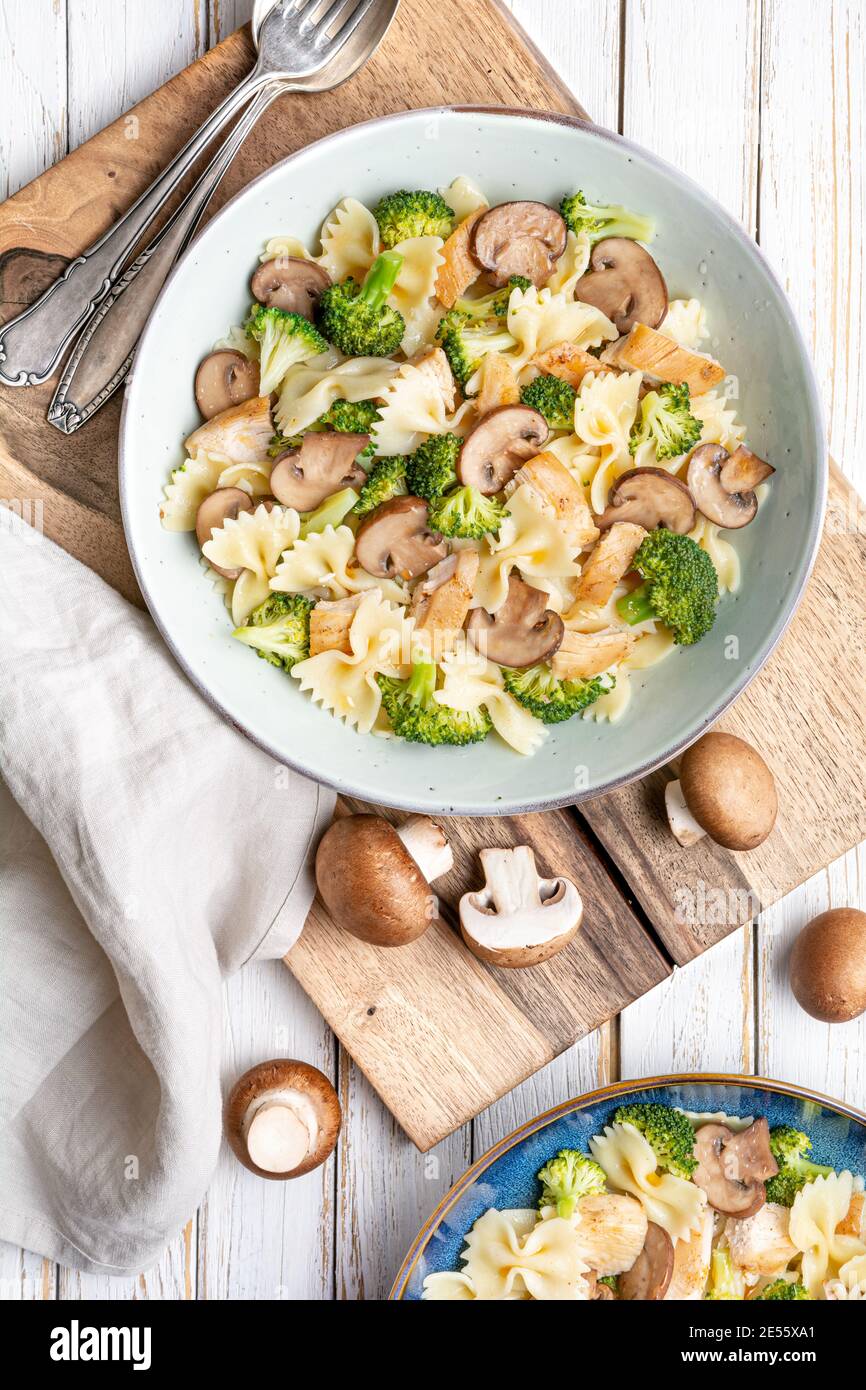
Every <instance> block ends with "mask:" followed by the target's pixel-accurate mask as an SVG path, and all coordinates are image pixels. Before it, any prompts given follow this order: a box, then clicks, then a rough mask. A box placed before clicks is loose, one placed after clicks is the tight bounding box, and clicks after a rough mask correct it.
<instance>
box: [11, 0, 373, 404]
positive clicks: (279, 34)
mask: <svg viewBox="0 0 866 1390" xmlns="http://www.w3.org/2000/svg"><path fill="white" fill-rule="evenodd" d="M324 3H325V0H276V3H275V4H274V6H273V8H272V9H271V10H270V11H269V13H268V14H267V15H266V17H265V19H264V20H263V21H262V24H261V26H260V29H259V34H258V44H259V52H258V59H257V61H256V64H255V67H254V68H253V69H252V71H251V72H250V73H249V74H248V75H247V76H246V77H245V78H243V79H242V81H241V82H240V83H239V84H238V85H237V87H235V88H234V90H233V91H232V92H230V93H229V95H228V96H227V97H226V98H225V99H224V100H223V101H222V102H221V103H220V105H219V106H218V107H217V109H216V110H215V111H214V112H213V114H212V115H211V116H209V117H208V119H207V120H206V121H205V122H204V124H203V125H202V126H200V127H199V129H198V130H197V131H196V133H195V134H194V135H193V136H192V137H191V139H190V140H188V141H187V143H186V144H185V145H184V147H183V149H182V150H181V151H180V152H179V153H178V154H177V155H176V156H175V158H174V159H173V160H172V161H171V163H170V164H169V165H168V167H167V169H166V170H165V171H164V172H163V173H162V174H161V175H160V176H159V177H158V178H157V179H156V180H155V181H154V182H153V183H152V184H151V185H150V187H149V188H148V189H146V190H145V191H144V193H142V194H141V196H140V197H139V198H138V199H137V200H136V201H135V202H134V203H133V205H132V207H131V208H130V209H129V211H128V212H126V213H125V214H124V216H123V217H122V218H120V220H119V221H118V222H116V223H115V224H114V226H113V227H111V228H110V229H109V230H108V231H107V232H106V233H105V234H104V236H102V237H100V239H99V240H98V241H97V242H95V243H94V244H93V246H91V247H89V248H88V250H87V251H85V252H84V253H83V254H82V255H81V256H77V257H76V259H75V260H74V261H72V262H71V264H70V265H68V266H67V268H66V270H65V271H64V273H63V275H62V276H61V277H60V278H59V279H58V280H55V282H54V283H53V284H52V285H49V287H48V289H47V290H46V291H45V292H44V294H42V295H40V297H39V298H38V299H37V300H36V301H35V302H34V303H33V304H31V305H29V306H28V308H26V309H25V310H24V311H23V312H22V313H21V314H18V315H17V316H16V317H15V318H14V319H10V320H9V322H8V323H7V324H6V325H5V326H4V327H3V328H2V329H0V383H2V384H3V385H5V386H36V385H38V384H39V383H41V382H43V381H47V380H48V378H49V377H50V376H51V375H52V374H53V373H54V372H55V371H56V369H57V366H58V363H59V362H60V361H61V359H62V357H63V355H64V353H65V352H66V349H67V348H68V347H69V344H70V343H71V342H72V340H73V338H74V337H75V334H76V333H77V332H78V331H79V330H80V329H81V327H82V325H83V324H84V323H85V322H86V321H87V319H88V318H89V317H90V315H91V314H93V312H94V310H95V309H96V308H97V307H98V306H99V305H100V304H101V303H102V301H103V300H104V299H105V297H106V295H107V294H108V293H109V291H110V290H111V289H112V287H113V286H114V285H115V284H116V283H117V281H118V280H119V279H120V277H121V275H122V274H123V270H124V267H125V266H126V265H127V264H128V263H129V261H130V259H131V258H132V256H133V253H134V251H135V248H136V247H137V246H138V245H139V243H140V242H141V240H142V238H143V236H144V235H145V233H146V232H147V231H148V229H149V227H150V226H151V225H152V223H153V221H154V219H155V218H156V217H157V216H158V214H159V212H160V211H161V209H162V208H163V207H164V206H165V204H166V202H167V201H168V199H169V198H170V197H171V195H172V193H173V192H174V190H175V189H176V188H177V185H178V184H179V183H180V182H181V180H182V179H183V178H184V177H185V175H186V174H187V173H188V172H189V170H190V169H191V168H192V166H193V165H194V164H195V162H196V160H197V159H198V158H199V157H200V156H201V155H202V154H203V152H204V151H205V150H206V149H207V147H208V146H209V145H210V143H211V141H212V140H213V139H214V138H215V137H216V136H217V135H218V134H219V132H220V131H221V130H222V129H223V127H224V126H225V125H226V124H227V122H228V121H230V120H231V119H232V118H233V117H234V116H236V115H237V114H238V112H239V111H240V110H241V108H242V107H243V106H245V105H246V104H247V102H249V101H250V100H251V99H252V98H253V97H255V96H256V95H257V93H259V92H261V90H262V88H266V87H270V86H272V85H273V84H274V83H278V84H280V85H281V88H282V90H289V89H291V88H292V87H293V86H294V85H295V84H297V86H298V88H299V89H300V90H308V91H311V90H317V87H316V79H317V75H318V74H323V79H324V80H323V81H322V83H321V88H327V87H329V86H336V85H337V82H339V81H344V80H345V76H346V75H347V74H346V73H345V72H344V74H343V76H337V77H336V80H335V81H333V82H332V81H329V80H327V68H328V65H329V64H331V63H332V62H333V61H334V60H336V59H337V58H338V56H339V55H341V54H342V55H344V57H345V55H346V54H347V53H350V54H352V53H353V54H357V53H358V52H359V51H361V52H363V55H364V58H362V61H363V60H364V59H365V58H366V57H367V56H369V54H370V53H371V52H372V51H373V49H374V48H375V47H376V46H377V45H378V43H379V42H380V41H381V38H382V37H383V35H384V33H385V32H386V30H387V28H388V25H389V24H390V22H391V19H392V18H393V16H394V12H395V10H396V8H397V3H398V0H331V3H330V4H328V5H327V8H324V9H323V5H324ZM355 66H356V67H357V66H360V64H359V63H356V64H355ZM344 67H345V64H344V63H341V64H340V69H341V70H342V69H343V68H344ZM321 88H319V89H321ZM265 104H267V103H265ZM261 109H262V110H263V109H264V106H263V107H262V108H261ZM259 114H261V112H259ZM212 167H213V166H212ZM223 172H224V169H223Z"/></svg>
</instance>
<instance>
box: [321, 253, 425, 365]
mask: <svg viewBox="0 0 866 1390" xmlns="http://www.w3.org/2000/svg"><path fill="white" fill-rule="evenodd" d="M402 264H403V257H402V256H400V255H398V254H397V252H396V251H383V253H382V255H381V256H377V257H376V259H375V261H374V262H373V264H372V266H371V267H370V270H369V272H368V274H367V277H366V279H365V280H364V283H363V285H359V284H358V283H357V282H356V281H355V280H353V279H352V277H351V276H350V277H349V279H348V280H344V281H343V283H342V284H340V285H331V286H330V287H329V288H328V289H326V290H325V292H324V294H323V295H322V297H321V299H320V300H319V306H318V310H317V315H316V319H317V322H318V325H319V327H320V329H321V330H322V332H323V333H324V335H325V337H326V338H329V339H330V341H331V342H332V343H333V344H334V346H335V347H337V348H339V350H340V352H342V353H345V355H346V356H347V357H390V355H391V353H392V352H396V351H397V349H398V348H399V346H400V344H401V342H402V341H403V333H404V332H405V329H406V324H405V321H404V319H403V315H402V314H401V313H399V312H398V310H396V309H392V308H391V307H390V306H389V305H388V304H386V303H385V301H386V299H387V298H388V295H389V294H390V293H391V291H392V289H393V288H394V284H395V282H396V280H397V276H398V275H399V274H400V267H401V266H402Z"/></svg>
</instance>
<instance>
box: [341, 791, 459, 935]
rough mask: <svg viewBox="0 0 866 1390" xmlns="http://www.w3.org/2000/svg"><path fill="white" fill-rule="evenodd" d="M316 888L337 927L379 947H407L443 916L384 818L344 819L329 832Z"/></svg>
mask: <svg viewBox="0 0 866 1390" xmlns="http://www.w3.org/2000/svg"><path fill="white" fill-rule="evenodd" d="M316 883H317V884H318V887H319V892H320V893H321V895H322V900H323V902H324V904H325V906H326V907H327V909H328V911H329V912H330V913H331V916H332V917H333V918H334V921H335V922H336V923H337V924H338V925H339V926H341V927H343V928H344V929H345V930H346V931H347V932H350V933H351V935H352V936H357V937H358V938H359V940H361V941H367V942H369V943H370V944H371V945H373V946H406V945H407V944H408V943H409V942H410V941H415V940H417V938H418V937H419V936H422V935H423V934H424V932H425V931H426V930H427V928H428V927H429V925H430V923H431V922H432V921H434V919H435V918H436V917H437V916H438V910H437V900H436V895H435V894H434V893H433V892H432V890H431V888H430V885H429V884H428V882H427V880H426V879H425V877H424V875H423V874H422V872H421V870H420V869H419V867H418V865H417V863H416V862H415V860H414V859H413V858H412V856H411V854H410V853H409V851H408V850H407V849H406V847H405V845H404V844H403V841H402V840H401V839H400V837H399V835H398V834H397V831H396V830H395V829H394V827H393V825H391V824H390V823H389V822H388V821H386V820H383V819H382V817H381V816H372V815H367V814H363V815H357V816H341V817H340V818H339V820H335V821H334V822H333V824H332V825H331V826H329V827H328V829H327V830H326V831H325V833H324V835H323V836H322V838H321V840H320V842H319V848H318V850H317V852H316Z"/></svg>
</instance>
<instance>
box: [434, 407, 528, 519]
mask: <svg viewBox="0 0 866 1390" xmlns="http://www.w3.org/2000/svg"><path fill="white" fill-rule="evenodd" d="M549 435H550V427H549V425H548V423H547V421H546V420H545V418H544V416H543V415H542V414H541V412H540V411H538V410H533V409H532V407H531V406H528V405H501V406H499V407H498V409H496V410H491V411H490V413H489V414H488V415H485V416H484V418H483V419H482V420H479V422H478V424H477V425H476V426H475V428H474V429H473V430H471V431H470V433H469V434H468V435H467V436H466V438H465V439H464V441H463V448H462V449H461V450H460V458H459V459H458V460H457V472H458V474H459V475H460V481H461V483H463V484H465V486H467V487H474V488H477V489H478V491H479V492H483V493H484V496H485V497H492V496H493V494H494V493H495V492H501V491H502V489H503V488H504V487H505V484H506V483H509V482H511V479H512V478H513V477H514V475H515V473H516V472H517V470H518V468H520V467H521V465H522V464H524V463H526V461H527V459H531V458H534V457H535V455H536V454H537V453H539V452H540V450H541V449H543V448H544V446H545V444H546V443H547V440H548V437H549Z"/></svg>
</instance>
